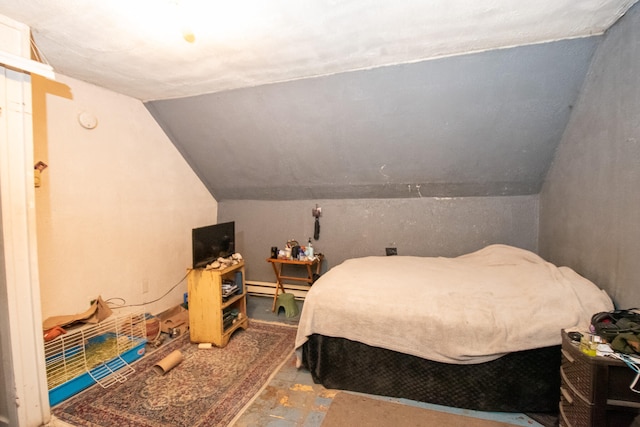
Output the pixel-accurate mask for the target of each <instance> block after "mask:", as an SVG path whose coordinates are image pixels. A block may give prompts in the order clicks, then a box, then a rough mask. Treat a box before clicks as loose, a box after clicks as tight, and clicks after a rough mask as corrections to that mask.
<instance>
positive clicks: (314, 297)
mask: <svg viewBox="0 0 640 427" xmlns="http://www.w3.org/2000/svg"><path fill="white" fill-rule="evenodd" d="M611 309H613V303H612V301H611V299H610V298H609V296H608V295H607V294H606V293H605V292H604V291H603V290H601V289H599V288H598V287H597V286H596V285H595V284H593V283H592V282H590V281H589V280H587V279H586V278H584V277H582V276H580V275H579V274H577V273H576V272H575V271H573V270H572V269H570V268H568V267H557V266H555V265H553V264H551V263H549V262H546V261H545V260H543V259H542V258H541V257H539V256H538V255H536V254H534V253H533V252H530V251H526V250H523V249H519V248H515V247H512V246H507V245H490V246H487V247H485V248H483V249H481V250H479V251H476V252H473V253H470V254H466V255H462V256H459V257H454V258H445V257H411V256H391V257H363V258H355V259H349V260H347V261H345V262H343V263H342V264H340V265H338V266H336V267H334V268H332V269H331V270H330V271H328V272H327V273H325V274H324V275H323V276H322V277H321V278H320V279H318V280H317V281H316V282H315V283H314V285H313V287H312V288H311V289H310V291H309V292H308V294H307V296H306V298H305V304H304V307H303V310H302V313H301V316H300V322H299V326H298V333H297V337H296V354H297V357H298V365H299V366H300V365H301V361H302V346H303V345H304V344H305V342H307V340H308V339H309V337H310V336H312V335H314V334H316V335H322V336H326V337H340V338H345V339H348V340H351V341H354V342H359V343H362V344H366V345H368V346H372V347H379V348H384V349H388V350H392V351H395V352H399V353H403V354H408V355H412V356H417V357H420V358H424V359H428V360H431V361H435V362H440V363H453V364H478V363H484V362H488V361H492V360H496V359H498V358H500V357H502V356H504V355H506V354H509V353H511V352H517V351H523V350H530V349H535V348H544V347H552V346H557V345H560V340H561V338H560V330H561V329H571V328H587V327H588V325H589V322H590V319H591V316H592V315H593V314H594V313H597V312H601V311H609V310H611Z"/></svg>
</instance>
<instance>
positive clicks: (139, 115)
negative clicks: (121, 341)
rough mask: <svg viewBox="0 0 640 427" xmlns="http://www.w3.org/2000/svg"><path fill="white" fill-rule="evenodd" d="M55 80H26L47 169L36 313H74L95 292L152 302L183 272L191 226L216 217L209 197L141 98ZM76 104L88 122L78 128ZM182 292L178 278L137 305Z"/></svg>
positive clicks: (173, 300) (177, 298)
mask: <svg viewBox="0 0 640 427" xmlns="http://www.w3.org/2000/svg"><path fill="white" fill-rule="evenodd" d="M56 80H57V81H56V82H51V81H48V80H44V79H42V78H36V79H34V81H33V92H34V123H35V124H34V128H35V129H34V139H35V145H36V150H35V161H38V160H42V161H44V162H45V163H47V164H48V166H49V167H48V168H47V169H45V170H44V172H43V173H42V186H41V187H40V188H37V189H36V208H37V224H38V253H39V259H40V279H41V295H42V314H43V318H45V319H46V318H47V317H50V316H54V315H61V314H73V313H78V312H82V311H84V310H86V309H87V308H88V304H89V300H90V299H91V298H95V297H97V296H98V295H101V296H102V298H103V299H105V300H106V299H109V298H122V299H124V300H125V301H126V303H127V304H139V303H142V302H147V301H151V300H154V299H157V298H159V297H161V296H162V295H164V294H165V292H167V291H168V290H169V289H170V288H171V287H172V286H173V285H175V284H176V283H178V282H179V281H180V279H182V278H183V276H184V275H185V273H186V268H187V267H188V266H189V265H190V262H191V229H192V228H194V227H197V226H202V225H208V224H213V223H215V222H216V218H217V202H216V200H215V199H214V198H213V197H212V196H211V195H210V193H209V192H208V191H207V190H206V189H205V187H204V186H203V184H202V183H201V182H200V180H199V179H198V178H197V177H196V175H195V174H194V173H193V171H192V170H191V168H189V166H188V165H187V164H186V162H185V161H184V159H183V158H182V156H181V155H180V154H179V153H178V151H177V150H176V149H175V147H174V146H173V145H172V143H171V142H170V141H169V139H168V138H167V136H166V135H165V134H164V132H163V131H162V130H161V129H160V127H159V126H158V125H157V124H156V122H155V121H154V120H153V118H152V117H151V116H150V114H149V113H148V112H147V110H146V108H145V107H144V106H143V104H142V102H140V101H139V100H136V99H134V98H130V97H128V96H124V95H120V94H117V93H114V92H111V91H109V90H106V89H102V88H100V87H96V86H93V85H90V84H87V83H84V82H82V81H79V80H75V79H71V78H68V77H65V76H61V75H58V76H57V79H56ZM81 111H87V112H90V113H91V114H93V115H95V117H96V118H97V120H98V125H97V127H96V128H95V129H92V130H88V129H85V128H83V127H82V126H80V124H79V122H78V113H79V112H81ZM147 288H148V291H147V292H145V290H146V289H147ZM184 292H186V281H184V282H183V283H181V284H180V285H179V286H178V287H177V288H176V289H175V290H174V291H172V292H171V293H170V294H169V295H168V296H167V297H165V298H164V299H162V300H161V301H158V302H157V303H153V304H149V305H148V306H147V307H146V310H147V311H148V312H151V313H157V312H159V311H162V310H164V309H165V308H168V307H171V306H173V305H176V304H178V303H181V302H182V294H183V293H184Z"/></svg>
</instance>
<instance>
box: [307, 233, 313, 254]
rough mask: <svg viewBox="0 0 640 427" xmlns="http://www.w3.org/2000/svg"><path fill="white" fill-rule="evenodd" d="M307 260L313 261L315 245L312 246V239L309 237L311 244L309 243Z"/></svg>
mask: <svg viewBox="0 0 640 427" xmlns="http://www.w3.org/2000/svg"><path fill="white" fill-rule="evenodd" d="M307 258H309V259H313V245H312V244H311V237H309V243H307Z"/></svg>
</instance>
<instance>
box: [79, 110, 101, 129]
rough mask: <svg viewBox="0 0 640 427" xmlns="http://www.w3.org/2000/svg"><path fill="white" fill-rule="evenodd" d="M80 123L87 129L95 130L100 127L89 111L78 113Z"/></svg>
mask: <svg viewBox="0 0 640 427" xmlns="http://www.w3.org/2000/svg"><path fill="white" fill-rule="evenodd" d="M78 123H80V126H82V127H83V128H85V129H94V128H95V127H96V126H98V119H97V118H96V116H94V115H93V114H91V113H89V112H88V111H81V112H80V113H78Z"/></svg>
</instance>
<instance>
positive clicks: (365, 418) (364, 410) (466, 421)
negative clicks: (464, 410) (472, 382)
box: [322, 392, 514, 427]
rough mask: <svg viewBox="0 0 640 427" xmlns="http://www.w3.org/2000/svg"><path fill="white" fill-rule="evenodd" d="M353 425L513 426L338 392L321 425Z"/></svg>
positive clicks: (423, 426) (403, 426)
mask: <svg viewBox="0 0 640 427" xmlns="http://www.w3.org/2000/svg"><path fill="white" fill-rule="evenodd" d="M355 425H357V426H362V427H368V426H369V427H398V426H402V427H425V426H436V427H460V426H465V427H513V426H514V424H509V423H504V422H499V421H493V420H485V419H481V418H475V417H469V416H465V415H457V414H451V413H448V412H441V411H435V410H430V409H423V408H418V407H415V406H410V405H403V404H400V403H395V402H389V401H386V400H380V399H373V398H369V397H365V396H361V395H357V394H351V393H342V392H341V393H338V394H337V395H336V396H335V397H334V398H333V401H332V402H331V405H330V406H329V410H328V411H327V415H326V416H325V417H324V421H323V422H322V427H351V426H355Z"/></svg>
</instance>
